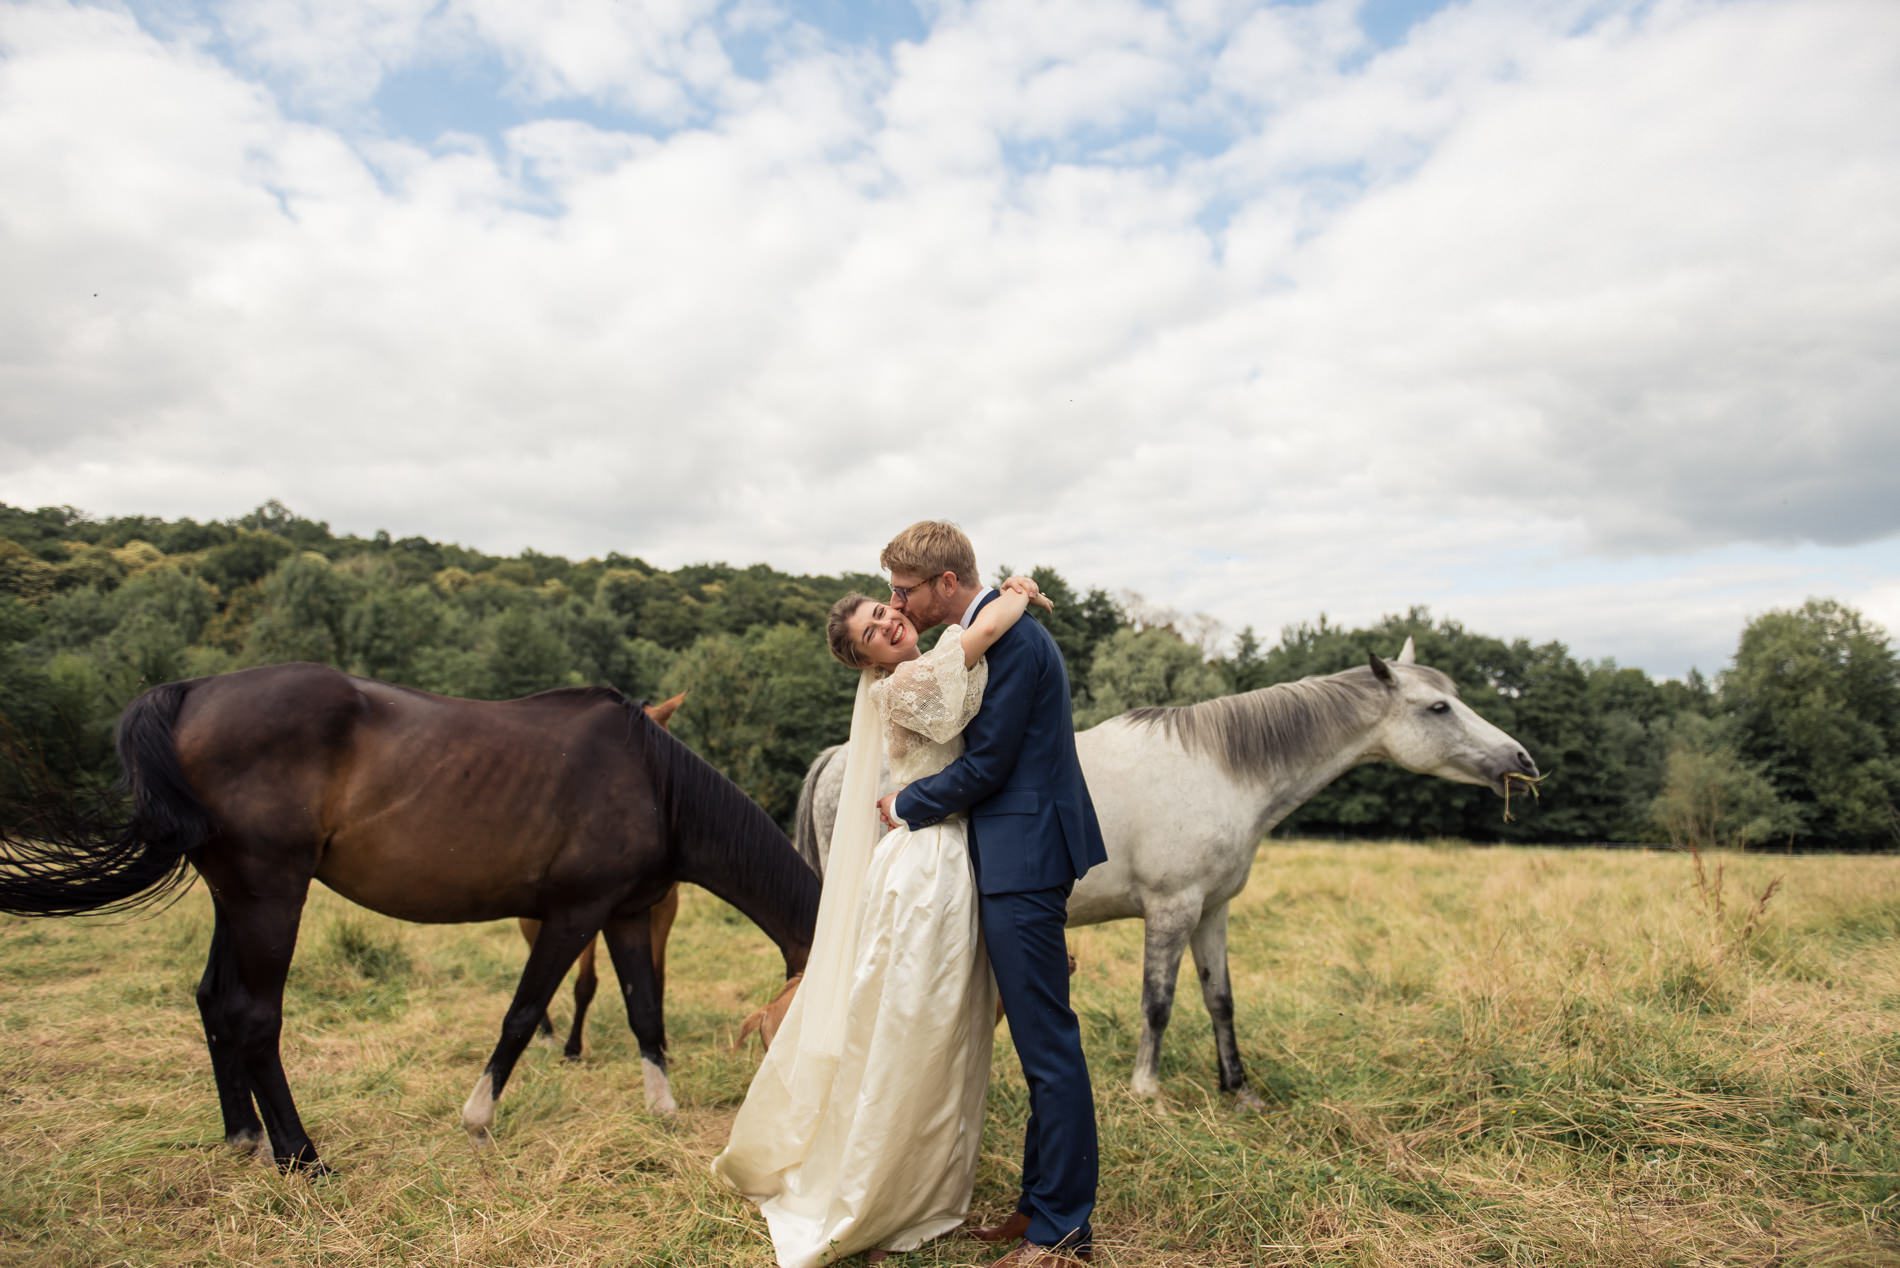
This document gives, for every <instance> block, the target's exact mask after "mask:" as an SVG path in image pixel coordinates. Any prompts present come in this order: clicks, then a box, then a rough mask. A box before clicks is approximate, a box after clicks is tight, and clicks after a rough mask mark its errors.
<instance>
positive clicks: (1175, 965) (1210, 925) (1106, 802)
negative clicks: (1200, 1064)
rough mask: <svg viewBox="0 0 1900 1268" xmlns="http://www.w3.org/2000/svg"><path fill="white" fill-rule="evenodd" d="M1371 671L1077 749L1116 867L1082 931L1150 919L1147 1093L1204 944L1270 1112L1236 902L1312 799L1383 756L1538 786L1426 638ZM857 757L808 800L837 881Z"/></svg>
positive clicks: (1214, 995) (1204, 974)
mask: <svg viewBox="0 0 1900 1268" xmlns="http://www.w3.org/2000/svg"><path fill="white" fill-rule="evenodd" d="M1370 660H1371V663H1370V664H1369V665H1367V666H1364V667H1361V668H1357V669H1349V670H1346V671H1345V672H1344V673H1338V674H1330V675H1326V676H1319V677H1312V678H1303V679H1301V680H1300V681H1298V682H1290V683H1280V684H1278V685H1276V686H1272V687H1263V688H1261V689H1260V690H1258V691H1249V692H1246V693H1243V694H1241V695H1235V696H1223V697H1221V698H1220V699H1217V700H1208V701H1205V702H1203V703H1201V704H1191V705H1183V706H1181V707H1179V708H1159V709H1136V710H1133V711H1132V712H1129V713H1124V714H1122V715H1121V716H1120V717H1117V718H1111V719H1109V720H1108V721H1106V722H1103V723H1102V724H1100V725H1099V726H1096V727H1092V728H1090V729H1089V730H1087V731H1083V732H1081V733H1080V734H1078V735H1077V736H1076V737H1075V744H1076V750H1077V752H1078V753H1079V755H1080V757H1081V760H1082V774H1083V776H1084V777H1085V778H1086V779H1087V781H1088V786H1089V796H1090V798H1091V799H1092V800H1093V801H1094V803H1095V813H1096V815H1097V817H1098V818H1099V819H1100V820H1101V824H1102V836H1103V837H1104V839H1105V840H1106V842H1107V845H1108V862H1106V863H1104V864H1102V865H1100V866H1098V867H1096V868H1095V869H1093V870H1092V871H1090V872H1089V874H1088V875H1087V876H1085V877H1083V878H1082V879H1081V880H1080V881H1078V882H1076V886H1075V892H1074V893H1073V894H1072V895H1070V897H1069V924H1071V925H1092V924H1100V923H1101V922H1103V921H1106V920H1123V919H1126V918H1128V917H1131V916H1139V917H1141V918H1142V920H1144V921H1145V922H1146V928H1145V930H1144V944H1145V953H1144V961H1143V968H1142V983H1141V1015H1142V1027H1141V1043H1140V1046H1139V1048H1138V1049H1137V1050H1136V1054H1135V1073H1134V1079H1133V1087H1134V1091H1135V1092H1136V1094H1137V1095H1141V1096H1156V1095H1159V1093H1160V1091H1161V1082H1160V1073H1159V1069H1160V1061H1161V1036H1162V1033H1163V1032H1164V1031H1166V1030H1167V1028H1168V1017H1169V1015H1170V1014H1171V1013H1172V1012H1173V1010H1174V987H1175V979H1176V978H1177V977H1178V976H1179V973H1180V968H1181V952H1182V950H1183V949H1184V948H1187V947H1190V946H1191V947H1192V948H1193V949H1194V963H1195V965H1196V966H1197V967H1198V968H1199V970H1200V978H1201V999H1202V1001H1203V1002H1204V1003H1205V1004H1206V1005H1207V1012H1208V1015H1209V1016H1210V1017H1211V1018H1212V1019H1213V1022H1214V1049H1215V1055H1216V1059H1217V1060H1218V1062H1219V1067H1220V1086H1221V1090H1222V1091H1224V1092H1232V1093H1234V1095H1235V1096H1236V1097H1237V1098H1238V1099H1239V1100H1240V1101H1241V1102H1243V1103H1245V1104H1250V1105H1257V1104H1258V1103H1259V1098H1258V1097H1256V1096H1255V1095H1254V1093H1253V1092H1252V1091H1251V1090H1250V1089H1249V1088H1248V1087H1247V1076H1246V1072H1245V1071H1244V1070H1243V1069H1242V1067H1241V1063H1240V1050H1239V1047H1238V1046H1237V1045H1236V1043H1235V1041H1234V997H1233V988H1232V986H1231V984H1230V982H1229V979H1228V974H1227V904H1228V903H1229V902H1230V901H1232V899H1233V897H1234V895H1236V894H1238V893H1239V892H1240V891H1241V890H1242V889H1244V888H1245V887H1246V884H1247V876H1248V874H1249V872H1251V871H1252V869H1253V860H1254V852H1255V848H1256V847H1257V846H1258V845H1259V843H1260V840H1261V838H1262V837H1264V836H1265V835H1266V834H1267V833H1268V832H1269V831H1270V830H1272V828H1273V827H1274V826H1275V825H1276V824H1278V823H1279V822H1280V821H1281V820H1282V819H1285V818H1286V817H1287V816H1288V815H1289V814H1292V813H1293V811H1294V810H1295V809H1297V808H1298V807H1299V806H1300V805H1301V803H1303V802H1305V801H1306V800H1307V799H1308V798H1310V797H1312V796H1313V794H1315V793H1317V792H1318V791H1319V790H1320V789H1322V788H1324V787H1325V786H1326V785H1327V784H1329V783H1331V782H1332V781H1333V780H1335V779H1337V778H1338V777H1339V776H1340V775H1342V774H1344V773H1345V772H1346V771H1347V770H1349V769H1351V768H1352V767H1354V766H1357V765H1359V764H1360V763H1362V762H1370V761H1378V760H1385V761H1390V762H1395V763H1397V764H1398V765H1400V766H1402V767H1404V768H1405V769H1406V770H1410V771H1416V772H1418V773H1419V774H1421V775H1436V776H1438V777H1439V778H1441V779H1449V780H1452V781H1454V782H1457V783H1464V784H1480V785H1483V786H1485V787H1488V788H1490V789H1491V790H1492V791H1494V792H1497V793H1500V794H1502V793H1504V792H1505V790H1506V788H1507V785H1508V784H1509V782H1510V781H1511V780H1514V779H1531V780H1534V779H1536V778H1537V777H1538V776H1537V765H1536V763H1534V762H1533V761H1531V758H1530V754H1528V753H1526V752H1525V751H1524V749H1523V746H1522V745H1520V744H1519V743H1518V742H1517V741H1516V740H1514V739H1512V738H1511V737H1510V736H1509V735H1506V734H1505V733H1504V732H1503V731H1501V730H1499V729H1498V728H1497V727H1495V726H1492V725H1491V724H1490V723H1489V722H1486V721H1485V720H1484V719H1483V718H1481V717H1479V716H1478V715H1477V714H1476V713H1474V712H1473V711H1472V710H1471V708H1470V706H1468V705H1466V704H1465V703H1464V702H1463V701H1461V700H1459V698H1458V688H1457V687H1456V686H1455V685H1454V684H1453V683H1452V681H1451V679H1450V678H1448V677H1446V676H1445V675H1444V674H1442V673H1440V672H1439V671H1438V670H1436V669H1430V668H1427V667H1426V666H1424V665H1419V664H1415V663H1414V662H1413V657H1412V640H1411V639H1409V638H1408V639H1406V640H1405V647H1404V650H1402V651H1401V652H1400V653H1399V655H1398V658H1397V660H1396V661H1394V662H1392V663H1390V664H1388V663H1387V662H1385V661H1383V660H1380V659H1379V658H1378V657H1377V656H1372V657H1371V658H1370ZM843 751H844V749H843V746H842V745H839V746H837V747H834V748H829V749H826V750H825V751H824V752H823V753H820V754H819V755H818V758H817V760H816V761H814V762H813V763H812V766H811V769H810V770H809V771H808V772H807V773H806V775H805V785H804V789H803V791H802V792H801V793H800V795H799V799H798V820H797V826H796V834H795V838H794V839H795V840H796V842H797V844H798V848H799V852H800V853H801V854H803V855H804V856H805V859H806V861H807V862H809V863H810V864H811V865H812V866H813V867H814V868H816V869H817V870H818V872H819V873H820V874H821V875H822V874H823V872H824V857H825V854H826V853H827V847H828V845H829V843H830V840H831V825H832V823H833V822H834V821H835V820H836V818H837V812H838V795H839V792H840V790H841V789H842V787H843V784H844V762H843V761H841V760H838V761H834V760H833V759H834V758H836V757H838V755H840V754H841V753H843ZM887 791H888V790H887Z"/></svg>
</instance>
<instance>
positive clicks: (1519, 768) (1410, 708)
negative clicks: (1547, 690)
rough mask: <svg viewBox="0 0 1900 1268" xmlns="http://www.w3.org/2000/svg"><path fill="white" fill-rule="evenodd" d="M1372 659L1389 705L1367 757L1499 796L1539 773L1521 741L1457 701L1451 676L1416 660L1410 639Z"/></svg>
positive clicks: (1373, 671) (1462, 702) (1456, 689)
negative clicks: (1386, 656) (1391, 654)
mask: <svg viewBox="0 0 1900 1268" xmlns="http://www.w3.org/2000/svg"><path fill="white" fill-rule="evenodd" d="M1370 659H1371V665H1372V673H1373V676H1374V677H1376V678H1377V679H1378V680H1379V681H1380V682H1381V683H1383V684H1385V689H1386V691H1387V693H1388V696H1389V704H1388V707H1387V708H1386V712H1385V717H1384V720H1383V721H1382V722H1381V724H1380V726H1379V730H1378V734H1377V736H1376V737H1375V739H1374V741H1373V745H1372V748H1371V749H1370V750H1369V752H1368V755H1369V756H1379V757H1385V758H1387V759H1389V760H1391V761H1393V762H1395V763H1397V764H1398V765H1400V766H1403V767H1404V768H1405V769H1406V770H1409V771H1414V772H1416V773H1418V774H1420V775H1436V776H1437V777H1438V778H1440V779H1449V780H1453V781H1455V782H1457V783H1461V784H1481V785H1483V786H1484V787H1486V788H1489V789H1490V790H1491V791H1492V792H1495V793H1498V794H1499V795H1503V794H1504V792H1505V788H1506V785H1507V784H1508V783H1510V781H1511V780H1513V779H1524V780H1535V779H1537V778H1538V774H1537V763H1536V762H1534V761H1532V760H1531V755H1530V754H1529V753H1527V752H1525V751H1524V746H1523V745H1521V744H1519V743H1518V742H1517V741H1516V740H1515V739H1513V738H1511V736H1510V735H1508V734H1506V733H1505V732H1504V731H1502V730H1500V729H1499V728H1498V727H1495V726H1493V725H1492V724H1491V723H1489V722H1487V721H1485V720H1484V719H1483V718H1481V717H1479V716H1478V714H1477V712H1476V711H1475V710H1473V709H1472V707H1471V706H1470V705H1468V704H1466V703H1465V702H1464V701H1462V700H1460V699H1459V698H1458V688H1457V685H1456V684H1455V683H1453V682H1452V680H1451V679H1450V678H1448V677H1446V676H1445V675H1444V674H1443V673H1440V672H1439V671H1438V670H1436V669H1431V668H1428V667H1426V666H1424V665H1420V664H1417V663H1416V660H1415V657H1414V653H1413V648H1412V640H1411V639H1410V638H1408V639H1406V640H1405V647H1404V648H1403V649H1402V650H1401V651H1400V652H1399V654H1398V657H1397V658H1396V659H1394V660H1392V661H1390V662H1387V661H1383V660H1380V659H1379V657H1378V656H1377V655H1376V654H1375V655H1372V656H1371V658H1370Z"/></svg>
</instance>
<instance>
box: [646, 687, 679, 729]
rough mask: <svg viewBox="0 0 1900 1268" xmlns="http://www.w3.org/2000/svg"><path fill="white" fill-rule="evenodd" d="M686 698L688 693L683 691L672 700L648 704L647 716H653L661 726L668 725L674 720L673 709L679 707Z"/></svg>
mask: <svg viewBox="0 0 1900 1268" xmlns="http://www.w3.org/2000/svg"><path fill="white" fill-rule="evenodd" d="M685 700H686V693H685V692H684V691H682V692H680V693H679V694H678V695H677V696H674V697H673V698H672V699H671V700H662V701H661V702H660V703H658V704H652V705H648V706H647V716H648V717H649V718H652V719H653V720H654V721H655V722H658V723H659V724H660V725H661V726H666V725H667V724H668V723H669V722H671V721H672V718H673V711H674V710H675V709H678V708H679V707H680V705H681V704H683V703H684V702H685Z"/></svg>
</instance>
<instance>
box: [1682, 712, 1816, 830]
mask: <svg viewBox="0 0 1900 1268" xmlns="http://www.w3.org/2000/svg"><path fill="white" fill-rule="evenodd" d="M1671 730H1672V740H1671V744H1670V748H1669V752H1668V756H1667V759H1666V761H1665V763H1664V773H1663V780H1662V788H1661V790H1660V791H1659V792H1658V793H1657V794H1656V797H1655V799H1654V800H1653V801H1652V803H1651V806H1650V813H1651V815H1652V816H1653V818H1654V820H1655V824H1656V829H1657V831H1659V832H1660V833H1661V834H1662V836H1663V837H1664V839H1666V840H1667V841H1668V842H1669V843H1670V844H1671V845H1674V846H1677V847H1680V848H1692V849H1699V850H1700V849H1724V848H1728V849H1745V848H1747V847H1748V846H1751V845H1758V844H1761V843H1763V842H1767V841H1774V840H1777V839H1781V838H1784V837H1786V836H1787V835H1789V834H1791V833H1792V832H1794V831H1795V830H1796V828H1797V827H1798V826H1799V823H1800V819H1799V816H1797V815H1796V814H1795V812H1794V808H1793V807H1792V806H1790V805H1789V804H1788V803H1787V802H1785V801H1783V800H1782V799H1781V798H1780V797H1779V796H1777V795H1776V793H1775V786H1774V784H1773V783H1772V782H1771V781H1770V780H1769V778H1768V775H1767V772H1766V771H1765V770H1763V769H1762V767H1761V766H1760V765H1758V764H1757V763H1754V762H1750V761H1747V760H1745V759H1744V758H1743V757H1742V755H1741V754H1740V753H1739V752H1737V751H1736V749H1735V745H1734V743H1733V742H1732V740H1731V738H1730V732H1731V731H1732V727H1730V726H1727V725H1724V724H1723V723H1722V722H1718V721H1716V720H1713V719H1710V718H1704V717H1701V716H1699V715H1697V714H1693V713H1690V714H1684V715H1682V716H1681V717H1680V718H1678V719H1677V720H1676V723H1675V725H1674V726H1673V727H1672V728H1671Z"/></svg>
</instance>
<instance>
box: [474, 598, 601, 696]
mask: <svg viewBox="0 0 1900 1268" xmlns="http://www.w3.org/2000/svg"><path fill="white" fill-rule="evenodd" d="M481 646H482V652H483V656H482V664H483V669H484V670H485V672H486V678H487V681H486V683H485V684H484V688H483V691H482V694H483V695H485V696H487V697H488V698H489V699H491V700H512V699H514V698H515V697H517V696H529V695H533V694H534V693H535V692H537V691H547V690H548V689H549V688H552V687H568V686H578V685H579V684H580V681H581V676H580V675H579V674H578V673H576V672H574V668H573V653H572V652H570V651H569V650H568V646H567V644H566V643H565V642H563V641H562V639H561V636H560V635H559V634H558V633H556V632H555V629H554V624H553V622H552V621H550V620H549V619H548V617H547V615H546V614H545V613H543V612H539V611H536V610H534V609H532V608H526V607H518V608H510V609H508V610H507V611H505V612H502V613H500V614H499V615H497V616H495V617H493V618H492V619H490V620H489V621H488V623H487V624H486V625H485V626H484V627H483V630H482V637H481Z"/></svg>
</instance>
